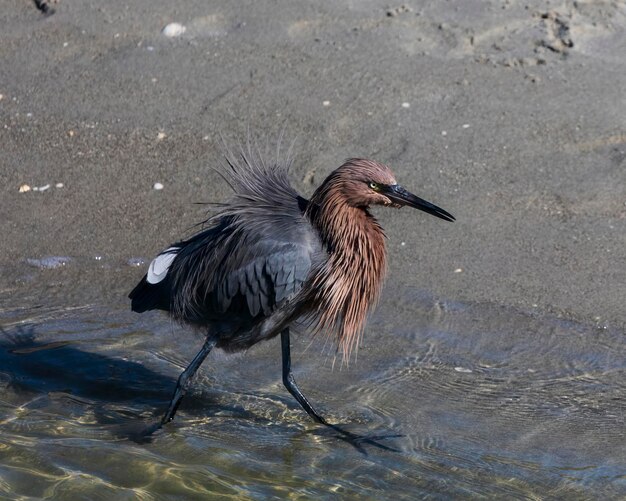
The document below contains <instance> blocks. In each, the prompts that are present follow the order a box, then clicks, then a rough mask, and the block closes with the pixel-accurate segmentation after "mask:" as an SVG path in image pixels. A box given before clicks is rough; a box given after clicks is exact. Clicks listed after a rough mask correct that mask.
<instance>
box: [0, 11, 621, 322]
mask: <svg viewBox="0 0 626 501" xmlns="http://www.w3.org/2000/svg"><path fill="white" fill-rule="evenodd" d="M49 5H50V6H51V7H53V8H54V9H55V13H54V14H53V15H50V16H44V15H42V14H41V13H40V12H39V11H38V10H36V8H35V7H34V4H31V3H30V2H27V1H21V0H20V1H17V0H12V1H9V2H8V3H7V4H6V5H5V6H4V8H3V9H2V12H1V13H0V18H2V24H3V26H5V27H6V28H5V29H4V30H3V32H2V34H0V46H1V47H2V50H1V51H0V67H1V68H2V71H0V94H1V95H2V99H1V100H0V144H2V155H1V156H0V157H1V158H0V165H1V169H0V190H2V193H1V196H2V204H1V205H0V221H2V223H1V225H2V226H1V228H2V229H1V231H2V235H3V239H2V241H3V243H2V252H1V253H0V263H1V267H2V268H1V269H2V271H1V276H0V290H1V293H2V296H3V303H4V304H5V305H7V306H10V305H13V306H15V305H16V303H19V302H20V301H24V302H26V303H28V302H29V301H31V300H32V301H34V302H35V303H37V302H41V303H46V304H47V303H49V302H58V304H67V303H68V302H69V304H73V305H80V304H82V303H84V302H86V301H89V302H95V303H100V302H102V301H104V303H105V304H106V302H107V301H118V300H119V301H124V298H125V293H126V292H127V291H128V290H129V289H130V288H131V287H132V285H133V282H134V281H135V280H136V279H137V278H138V277H139V276H140V275H141V272H142V270H139V269H136V268H133V267H132V266H129V265H128V264H127V262H128V260H129V259H133V258H145V259H149V258H150V257H151V256H153V255H154V253H155V252H157V251H159V250H160V249H162V248H163V246H164V245H167V244H168V243H169V242H171V241H173V240H176V239H178V238H179V237H180V236H181V235H185V234H189V230H190V228H191V226H192V225H193V224H194V223H196V222H198V221H199V220H202V219H203V217H204V212H203V210H204V209H203V208H202V206H198V205H194V203H193V202H203V201H215V200H223V199H224V198H225V197H226V196H227V188H226V186H225V184H224V182H223V181H222V180H221V179H220V178H219V177H218V176H216V175H215V173H214V172H213V171H212V170H211V167H212V166H215V165H217V163H218V162H219V159H220V135H223V136H224V138H225V139H226V141H227V142H229V144H231V145H235V144H236V143H237V141H239V140H241V139H242V138H245V136H246V131H247V130H248V129H249V130H250V131H252V135H253V136H256V137H259V138H260V141H265V139H268V140H269V141H274V140H275V139H276V138H277V137H278V135H279V133H280V130H281V129H283V128H284V129H285V135H286V138H287V141H286V142H289V141H291V140H294V139H295V147H294V151H295V154H296V155H295V157H296V158H295V164H294V168H293V181H294V183H295V185H296V186H297V188H298V189H300V190H301V191H302V193H304V194H305V195H309V194H310V193H311V192H312V190H313V189H314V187H315V186H316V185H317V184H318V183H319V182H320V181H321V180H322V179H323V178H324V176H325V175H326V174H327V173H328V172H330V171H331V170H332V169H333V168H335V167H336V166H338V165H339V164H340V163H341V162H342V161H343V160H344V159H345V158H347V157H351V156H365V157H371V158H375V159H377V160H379V161H382V162H386V163H389V164H390V165H391V166H392V167H393V169H394V170H395V172H396V174H397V177H398V179H399V181H400V182H401V183H402V184H404V185H405V186H406V187H408V188H409V189H411V190H413V191H415V192H416V193H418V194H419V195H421V196H423V197H424V198H426V199H428V200H431V201H433V202H434V203H436V204H439V205H440V206H442V207H444V208H445V209H447V210H449V211H451V212H452V213H454V214H455V215H456V216H457V219H458V221H457V222H456V223H455V224H447V223H444V222H442V221H439V220H436V219H435V218H431V217H428V216H426V215H424V214H418V213H414V212H411V211H409V210H406V209H405V210H403V211H400V212H394V211H387V210H380V211H377V213H378V214H379V216H380V219H381V221H382V223H383V225H384V227H385V228H386V229H387V232H388V235H389V247H390V255H391V263H390V280H391V281H393V282H399V283H402V284H406V285H411V286H417V287H419V288H422V289H424V290H428V291H432V292H433V293H435V294H437V295H440V296H441V297H445V298H451V299H456V300H463V301H473V302H488V303H496V304H505V305H514V306H517V307H520V308H523V309H524V310H529V309H534V310H537V311H539V312H556V313H557V314H560V315H563V316H564V317H566V318H575V319H577V320H578V321H582V322H584V323H589V324H600V325H605V324H606V325H609V326H612V327H615V328H619V329H623V328H624V327H625V326H626V313H625V311H626V310H625V309H624V299H625V298H626V183H625V182H624V180H625V177H624V165H625V164H624V158H626V120H625V118H624V117H626V100H625V99H624V88H623V85H621V84H620V82H623V81H624V78H625V75H626V57H625V56H624V54H626V35H625V26H626V7H625V6H624V4H623V3H622V2H617V3H606V4H604V3H600V4H598V3H597V2H564V3H563V4H560V5H559V6H558V7H554V6H553V4H549V3H548V2H538V1H530V2H516V1H512V2H507V3H505V4H501V3H500V2H462V3H461V2H459V3H455V4H448V3H434V4H425V3H421V2H414V3H406V4H404V5H402V4H395V3H393V4H389V5H391V7H389V6H388V5H387V4H386V3H383V2H359V3H358V4H351V5H350V6H331V5H330V4H313V5H312V4H309V3H307V2H299V3H293V2H292V3H278V4H275V3H271V4H267V3H265V2H250V3H249V4H245V6H244V5H243V4H242V5H241V6H240V7H238V8H236V7H235V6H234V5H233V4H231V3H230V2H213V3H211V4H209V5H207V4H205V3H204V2H186V3H185V4H178V3H172V2H164V1H156V2H144V3H140V4H137V5H134V6H132V7H127V6H126V4H125V3H123V2H106V3H104V4H103V3H102V2H90V1H87V2H78V1H72V0H61V1H60V2H58V3H56V4H55V3H50V4H49ZM171 22H179V23H181V24H182V25H184V26H185V27H186V30H185V32H184V33H183V34H182V35H181V36H179V37H175V38H168V37H166V36H165V35H164V34H162V32H161V30H162V29H163V27H164V26H166V25H167V24H168V23H171ZM157 182H160V183H162V184H163V185H164V188H163V189H162V190H160V191H159V190H154V189H153V185H154V183H157ZM56 183H62V184H63V187H62V188H55V184H56ZM24 184H27V185H28V186H30V187H31V188H32V187H45V186H46V185H49V186H50V188H48V189H47V190H46V191H32V190H31V191H29V192H25V193H20V192H19V189H20V186H22V185H24ZM46 256H62V257H70V258H72V261H70V262H68V263H66V264H65V266H62V267H60V268H58V269H54V270H51V269H44V270H41V269H38V268H37V266H36V264H35V265H33V264H32V263H31V265H29V264H27V263H26V259H29V258H30V259H40V258H42V257H46ZM97 257H100V259H97ZM459 270H461V271H459Z"/></svg>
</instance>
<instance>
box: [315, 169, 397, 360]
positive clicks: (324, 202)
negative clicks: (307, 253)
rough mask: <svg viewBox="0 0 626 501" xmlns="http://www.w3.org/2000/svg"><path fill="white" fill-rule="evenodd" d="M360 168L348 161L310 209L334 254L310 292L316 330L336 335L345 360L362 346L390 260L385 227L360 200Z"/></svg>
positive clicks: (325, 243)
mask: <svg viewBox="0 0 626 501" xmlns="http://www.w3.org/2000/svg"><path fill="white" fill-rule="evenodd" d="M358 167H359V165H355V166H354V168H353V166H351V165H350V164H349V163H348V164H345V165H344V166H342V167H340V168H339V169H337V170H336V171H335V172H333V173H332V174H331V175H330V176H329V177H328V178H327V179H326V181H324V183H323V184H322V185H321V186H320V187H319V188H318V189H317V191H316V192H315V193H314V194H313V197H312V198H311V201H310V204H309V209H308V210H307V215H308V217H309V218H310V220H311V222H312V223H313V225H314V227H315V228H316V229H317V231H318V232H319V234H320V236H321V238H322V241H323V243H324V246H325V248H326V250H327V252H328V255H329V259H328V261H327V262H326V264H325V265H324V266H323V267H322V269H320V270H319V272H318V273H317V274H316V275H315V276H314V277H313V280H312V282H311V287H310V289H309V291H307V292H308V294H310V295H311V296H312V299H313V304H315V305H316V309H317V315H316V319H317V325H316V326H315V330H316V332H317V331H322V330H323V331H327V332H329V333H333V334H335V335H336V336H337V341H338V344H339V347H340V349H341V351H342V353H343V358H344V360H347V359H349V358H350V354H351V352H352V350H354V349H356V348H357V347H358V344H359V341H360V339H361V336H362V333H363V329H364V327H365V321H366V319H367V314H368V312H369V310H370V308H371V307H372V306H373V305H374V304H375V303H376V301H377V299H378V296H379V293H380V290H381V288H382V285H383V282H384V277H385V273H386V264H387V253H386V249H385V234H384V232H383V229H382V228H381V226H380V225H379V224H378V222H377V221H376V219H375V218H374V217H373V216H372V215H371V214H370V213H369V212H368V211H367V205H369V203H368V202H369V200H366V199H364V201H363V202H362V203H360V202H359V190H360V189H361V185H362V187H363V188H362V191H363V192H364V195H366V189H367V181H366V179H367V177H365V178H363V179H359V178H357V179H355V177H354V176H355V172H354V169H357V168H358ZM359 173H360V174H363V173H362V172H361V171H359ZM357 183H360V184H357Z"/></svg>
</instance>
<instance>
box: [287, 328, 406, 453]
mask: <svg viewBox="0 0 626 501" xmlns="http://www.w3.org/2000/svg"><path fill="white" fill-rule="evenodd" d="M280 344H281V348H282V354H283V384H284V385H285V388H287V389H288V390H289V393H291V394H292V395H293V396H294V398H295V399H296V400H297V401H298V403H299V404H300V405H301V406H302V408H303V409H304V410H305V411H306V412H307V414H308V415H309V416H311V417H312V418H313V419H314V420H315V421H316V422H318V423H320V424H323V425H325V426H328V427H329V428H332V429H333V430H335V431H336V432H338V433H339V434H340V438H341V439H342V440H346V441H347V442H349V443H350V444H351V445H353V446H354V447H355V448H356V449H357V450H358V451H360V452H362V453H363V454H365V455H367V452H365V449H364V448H363V446H362V445H361V443H366V444H370V445H373V446H374V447H378V448H380V449H384V450H387V451H393V452H399V451H398V450H397V449H394V448H393V447H388V446H386V445H382V444H379V443H378V442H377V441H376V439H385V438H396V437H400V436H401V435H388V436H384V437H362V436H360V435H357V434H355V433H352V432H349V431H347V430H344V429H342V428H341V427H339V426H337V425H335V424H331V423H329V422H328V421H326V420H325V419H324V418H323V417H322V416H320V415H319V414H318V413H317V412H316V410H315V409H314V408H313V406H312V405H311V404H310V403H309V401H308V400H307V399H306V397H305V396H304V395H303V394H302V392H301V391H300V388H298V385H297V384H296V380H295V379H294V377H293V374H292V373H291V346H290V343H289V328H286V329H284V330H283V331H282V332H281V333H280Z"/></svg>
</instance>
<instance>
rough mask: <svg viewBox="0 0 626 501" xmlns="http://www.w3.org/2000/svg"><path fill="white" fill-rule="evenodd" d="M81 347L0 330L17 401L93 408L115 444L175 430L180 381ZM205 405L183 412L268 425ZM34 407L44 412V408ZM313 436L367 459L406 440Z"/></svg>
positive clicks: (192, 401)
mask: <svg viewBox="0 0 626 501" xmlns="http://www.w3.org/2000/svg"><path fill="white" fill-rule="evenodd" d="M78 344H80V341H62V340H59V341H53V342H45V341H38V340H37V336H36V333H35V326H34V325H28V326H18V327H16V328H14V329H12V330H7V329H3V328H1V327H0V372H1V373H4V374H5V375H6V376H7V377H6V379H7V380H8V384H7V389H8V390H9V391H13V393H14V394H15V395H16V396H17V397H18V398H17V400H18V401H19V400H24V401H25V403H24V405H26V406H28V405H29V403H31V404H32V402H39V401H40V399H41V398H43V397H46V398H48V399H50V400H55V399H56V400H57V402H56V405H54V406H55V407H56V411H57V412H58V413H59V414H62V413H66V414H67V413H68V412H69V411H68V410H67V408H66V407H67V406H66V405H64V401H65V400H66V399H67V398H70V399H71V400H72V402H73V404H74V405H81V406H85V407H86V406H89V407H90V408H91V409H90V411H91V412H92V414H93V416H94V417H95V422H96V425H97V426H100V427H101V428H103V429H105V430H107V431H108V432H110V433H111V434H113V435H114V436H115V437H117V438H121V439H127V440H131V441H133V442H136V443H140V444H142V443H149V442H151V441H152V440H153V439H154V438H155V437H156V436H158V433H159V432H161V431H164V429H167V428H168V427H170V426H172V424H170V423H168V424H165V425H163V424H162V423H161V420H160V419H159V418H160V413H161V412H163V411H164V410H165V408H166V406H167V403H168V402H169V397H170V396H171V393H172V391H173V389H174V388H175V386H176V381H177V379H176V378H173V377H170V376H166V375H163V374H160V373H158V372H155V371H153V370H150V369H149V368H147V367H146V366H145V365H142V364H141V363H137V362H133V361H130V360H124V359H122V358H116V357H112V356H108V355H103V354H100V353H94V352H91V351H85V350H81V349H79V348H77V346H76V345H78ZM20 396H21V397H22V398H20ZM51 396H53V397H51ZM26 399H28V401H26ZM59 400H60V401H61V404H60V405H59ZM207 400H208V399H207V395H206V393H205V394H203V395H202V396H195V395H193V394H190V395H187V396H186V397H185V400H184V406H185V412H186V413H191V414H196V413H198V414H202V416H204V417H211V416H214V415H218V414H219V415H220V416H222V417H223V416H224V415H228V416H231V417H233V418H240V419H246V420H250V421H259V422H263V423H264V424H267V423H268V422H269V420H268V419H267V418H264V417H261V416H258V415H256V414H254V413H251V412H248V411H246V410H245V409H243V408H242V407H238V406H236V405H224V403H223V402H219V403H218V402H216V401H214V400H212V401H207ZM47 403H48V404H49V405H53V404H52V403H50V402H47ZM36 405H37V406H41V405H44V406H45V405H46V402H42V403H37V404H36ZM146 413H149V414H150V415H149V416H146ZM164 427H165V428H164ZM311 433H313V434H315V435H321V436H323V435H326V436H328V435H329V434H331V435H332V436H333V437H335V438H338V439H340V440H343V441H346V442H347V443H349V444H350V445H352V446H353V447H355V448H356V449H357V450H358V451H359V452H361V453H363V454H365V455H367V452H366V450H365V448H364V445H370V446H373V447H376V448H379V449H383V450H386V451H392V452H400V451H399V450H398V449H395V448H393V447H390V446H387V445H384V444H381V443H380V441H381V440H387V439H391V438H398V437H402V436H403V435H398V434H388V435H376V436H367V435H360V434H357V433H354V432H351V431H348V430H346V429H344V425H335V424H328V425H326V426H324V425H321V424H320V425H317V426H316V428H315V429H314V430H311Z"/></svg>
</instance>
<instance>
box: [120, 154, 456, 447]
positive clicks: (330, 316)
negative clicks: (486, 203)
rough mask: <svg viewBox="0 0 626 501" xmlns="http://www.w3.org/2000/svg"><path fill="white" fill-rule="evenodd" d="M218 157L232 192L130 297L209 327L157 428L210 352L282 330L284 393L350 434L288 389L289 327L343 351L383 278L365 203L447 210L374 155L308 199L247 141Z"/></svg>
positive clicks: (140, 307) (377, 232) (356, 336)
mask: <svg viewBox="0 0 626 501" xmlns="http://www.w3.org/2000/svg"><path fill="white" fill-rule="evenodd" d="M277 157H278V155H277ZM226 164H227V167H226V168H225V172H222V173H221V174H222V176H223V177H224V178H225V179H226V181H227V182H228V184H229V185H230V186H231V188H232V189H233V191H234V195H233V196H232V198H231V199H230V200H229V201H228V202H226V203H225V204H221V205H220V209H219V210H218V212H217V213H216V214H215V215H214V216H212V217H210V218H209V219H208V220H207V221H206V222H205V223H206V224H207V228H206V229H205V230H203V231H201V232H200V233H197V234H196V235H194V236H192V237H191V238H189V239H187V240H182V241H180V242H178V243H175V244H173V245H171V246H170V247H169V248H168V249H166V250H164V251H163V252H161V254H159V255H158V256H157V257H156V258H155V259H154V260H153V261H152V263H151V264H150V266H149V269H148V273H147V274H146V275H145V276H144V277H143V278H142V279H141V281H140V282H139V284H138V285H137V286H136V287H135V289H134V290H133V291H132V292H131V293H130V296H129V297H130V299H131V300H132V309H133V311H136V312H138V313H141V312H144V311H147V310H154V309H159V310H165V311H168V312H169V313H170V315H171V316H172V317H173V318H174V319H175V320H178V321H180V322H182V323H186V324H191V325H192V326H195V327H198V328H200V329H202V330H203V332H204V333H206V339H205V341H204V345H203V346H202V349H201V350H200V351H199V352H198V354H197V355H196V356H195V358H194V359H193V361H192V362H191V364H190V365H189V367H187V368H186V369H185V370H184V372H183V373H182V374H181V375H180V377H179V379H178V382H177V385H176V390H175V391H174V395H173V396H172V399H171V401H170V404H169V407H168V409H167V411H166V413H165V415H164V416H163V418H162V419H161V424H165V423H167V422H169V421H171V420H172V419H173V417H174V414H175V413H176V410H177V408H178V406H179V404H180V402H181V399H182V398H183V396H184V395H185V393H186V391H187V390H188V388H189V386H190V384H191V380H192V378H193V376H194V374H195V373H196V371H197V370H198V368H199V367H200V365H201V364H202V362H203V361H204V359H205V358H206V357H207V355H208V354H209V352H210V351H211V349H212V348H213V347H218V348H222V349H224V350H226V351H229V352H235V351H241V350H245V349H246V348H249V347H250V346H252V345H254V344H256V343H258V342H259V341H263V340H266V339H271V338H273V337H275V336H277V335H278V334H280V336H281V347H282V365H283V368H282V372H283V383H284V385H285V387H286V388H287V390H289V392H290V393H291V394H292V395H293V396H294V397H295V399H296V400H297V401H298V402H299V403H300V405H301V406H302V408H303V409H304V410H305V411H306V412H307V413H308V414H309V415H310V416H311V417H312V418H313V419H314V420H315V421H317V422H318V423H321V424H324V425H326V426H330V427H332V428H334V429H336V430H338V431H341V433H343V434H344V435H347V436H352V437H354V435H353V434H350V433H348V432H344V431H343V430H341V429H340V428H338V427H337V426H335V425H332V424H329V423H328V422H327V421H326V420H325V419H324V418H323V417H322V416H320V414H318V413H317V412H316V411H315V409H314V408H313V406H312V405H311V404H310V403H309V401H308V400H307V399H306V397H305V396H304V395H303V394H302V392H301V391H300V389H299V388H298V386H297V385H296V382H295V380H294V378H293V375H292V373H291V357H290V342H289V328H290V326H291V325H293V324H294V323H296V322H298V323H303V324H304V325H305V326H307V327H308V328H309V329H310V330H311V331H312V332H313V333H317V332H321V331H325V332H327V333H330V334H332V335H334V336H335V337H336V339H337V342H338V345H339V347H340V348H341V351H342V352H343V356H344V357H348V358H349V356H350V352H351V351H352V350H353V349H354V348H355V347H356V346H357V345H358V343H359V340H360V338H361V335H362V332H363V328H364V326H365V320H366V317H367V314H368V311H369V310H370V308H371V306H372V305H373V304H374V303H375V302H376V300H377V298H378V295H379V293H380V289H381V286H382V284H383V280H384V276H385V267H386V251H385V234H384V233H383V229H382V228H381V226H380V225H379V224H378V222H377V221H376V219H375V218H374V217H373V216H372V215H371V214H370V212H369V210H368V208H369V206H371V205H384V206H388V207H397V208H400V207H402V206H405V205H406V206H409V207H414V208H416V209H420V210H422V211H424V212H427V213H429V214H432V215H434V216H437V217H439V218H441V219H444V220H446V221H454V216H452V214H450V213H449V212H446V211H445V210H443V209H440V208H439V207H437V206H436V205H433V204H431V203H430V202H426V201H425V200H422V199H421V198H418V197H416V196H415V195H413V194H412V193H409V192H408V191H407V190H405V189H404V188H403V187H402V186H400V185H398V184H397V183H396V180H395V178H394V175H393V173H392V172H391V170H390V169H389V168H388V167H387V166H385V165H383V164H380V163H378V162H374V161H372V160H365V159H360V158H353V159H350V160H348V161H346V162H345V163H344V164H343V165H342V166H341V167H339V168H338V169H336V170H335V171H334V172H332V173H331V174H330V175H329V176H328V177H327V178H326V180H325V181H324V182H323V183H322V185H321V186H320V187H319V188H317V190H316V191H315V192H314V193H313V196H312V197H311V199H310V200H306V199H305V198H303V197H301V196H300V195H299V194H298V193H297V192H296V191H295V190H294V188H293V187H292V186H291V184H290V182H289V179H288V175H287V173H288V169H289V166H290V164H291V161H290V160H287V161H284V162H280V161H279V160H278V158H277V160H276V162H272V163H266V162H264V161H263V160H262V159H261V158H260V156H257V155H255V154H253V153H252V152H251V150H250V148H248V151H247V152H245V153H244V152H242V153H241V154H240V155H239V157H237V158H235V157H234V156H233V155H232V154H228V155H227V156H226Z"/></svg>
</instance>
